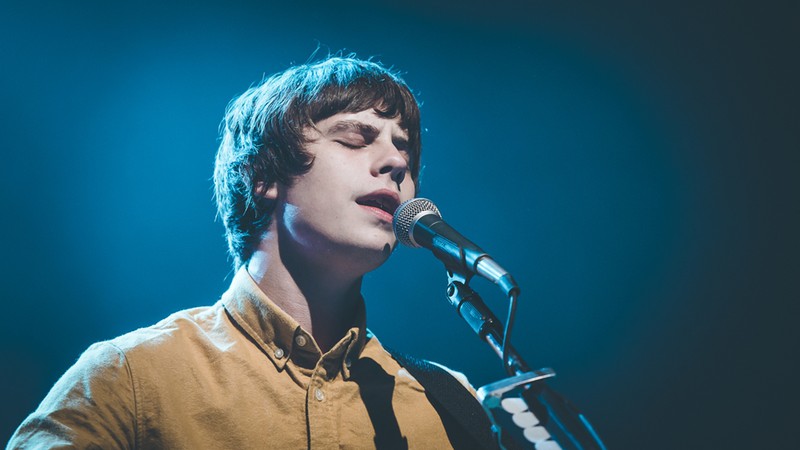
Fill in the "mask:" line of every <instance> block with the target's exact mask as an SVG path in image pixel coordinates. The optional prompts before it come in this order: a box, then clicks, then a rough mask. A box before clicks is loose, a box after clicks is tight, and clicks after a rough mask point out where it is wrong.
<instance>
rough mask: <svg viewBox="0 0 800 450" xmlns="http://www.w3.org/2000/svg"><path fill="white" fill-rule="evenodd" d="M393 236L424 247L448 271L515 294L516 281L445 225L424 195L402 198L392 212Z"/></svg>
mask: <svg viewBox="0 0 800 450" xmlns="http://www.w3.org/2000/svg"><path fill="white" fill-rule="evenodd" d="M392 227H393V228H394V235H395V236H396V237H397V240H398V241H400V243H402V244H404V245H407V246H409V247H425V248H427V249H428V250H431V251H432V252H433V255H434V256H436V257H437V258H438V259H439V260H440V261H442V262H443V263H444V265H445V267H446V268H447V270H450V271H452V272H456V273H460V274H462V275H464V276H467V275H480V276H482V277H484V278H486V279H487V280H489V281H491V282H492V283H495V284H496V285H498V286H499V287H500V289H502V290H503V292H505V294H506V295H507V296H508V295H511V294H512V292H513V291H516V292H515V293H516V294H519V287H517V283H516V281H514V278H512V277H511V274H510V273H508V272H507V271H506V270H505V269H503V268H502V267H500V265H499V264H497V262H495V260H494V259H492V257H491V256H489V255H488V254H487V253H486V252H484V251H483V250H481V248H480V247H478V246H477V245H475V244H474V243H472V241H470V240H469V239H467V238H465V237H464V236H462V235H461V234H459V232H458V231H456V230H454V229H453V227H451V226H450V225H448V224H447V223H446V222H445V221H444V220H442V216H441V214H440V213H439V208H437V207H436V205H434V204H433V202H431V201H430V200H428V199H426V198H412V199H411V200H406V201H405V202H403V203H402V204H400V206H398V207H397V210H395V212H394V219H393V221H392Z"/></svg>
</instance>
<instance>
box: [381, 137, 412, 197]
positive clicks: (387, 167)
mask: <svg viewBox="0 0 800 450" xmlns="http://www.w3.org/2000/svg"><path fill="white" fill-rule="evenodd" d="M407 173H408V161H406V158H405V157H404V156H403V153H402V152H401V151H400V150H399V149H398V148H397V147H395V146H394V144H393V143H387V144H385V145H381V146H380V154H379V156H378V157H377V158H376V160H375V165H374V169H373V175H374V176H380V175H387V174H388V175H389V177H390V178H391V180H392V181H393V182H395V183H396V184H397V187H398V188H400V184H401V183H402V182H403V180H405V178H406V175H407Z"/></svg>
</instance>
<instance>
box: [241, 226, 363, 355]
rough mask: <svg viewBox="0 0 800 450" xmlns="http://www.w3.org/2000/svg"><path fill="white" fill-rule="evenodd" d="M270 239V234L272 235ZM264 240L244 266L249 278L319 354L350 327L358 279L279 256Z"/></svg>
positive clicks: (272, 242) (270, 240)
mask: <svg viewBox="0 0 800 450" xmlns="http://www.w3.org/2000/svg"><path fill="white" fill-rule="evenodd" d="M273 236H274V235H273ZM275 241H276V239H274V238H271V237H267V238H265V239H264V240H263V241H262V242H261V245H259V248H258V249H257V250H256V251H255V252H254V253H253V256H252V257H251V258H250V260H249V262H248V263H247V270H248V272H249V273H250V276H252V277H253V279H254V280H255V281H256V283H257V284H258V285H259V287H260V288H261V290H262V291H264V293H266V294H267V296H268V297H269V298H270V300H272V301H273V302H274V303H275V304H276V305H278V307H280V308H281V309H283V310H284V311H286V313H288V314H289V315H290V316H292V317H293V318H294V319H295V320H297V321H298V323H299V324H300V326H301V327H303V329H304V330H306V331H307V332H308V333H310V334H311V335H312V336H313V337H314V340H315V341H316V342H317V345H319V347H320V350H322V352H323V353H325V352H327V351H328V350H330V349H331V348H332V347H333V346H334V345H335V344H336V343H337V342H338V341H339V340H340V339H341V338H342V337H343V336H344V334H345V333H346V332H347V330H348V329H349V328H350V327H352V326H353V325H354V320H355V314H356V312H357V310H358V307H359V302H360V301H361V278H362V277H361V276H347V275H345V274H343V273H341V272H338V271H336V270H332V268H331V267H327V266H323V267H320V266H318V265H317V264H314V262H313V261H308V260H304V259H301V258H297V257H294V258H292V257H289V256H287V255H291V254H292V252H283V253H281V251H280V250H281V246H280V245H278V243H277V242H275Z"/></svg>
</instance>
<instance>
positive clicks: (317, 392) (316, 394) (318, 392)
mask: <svg viewBox="0 0 800 450" xmlns="http://www.w3.org/2000/svg"><path fill="white" fill-rule="evenodd" d="M314 398H316V399H317V400H318V401H320V402H321V401H323V400H325V393H324V392H322V389H320V388H314Z"/></svg>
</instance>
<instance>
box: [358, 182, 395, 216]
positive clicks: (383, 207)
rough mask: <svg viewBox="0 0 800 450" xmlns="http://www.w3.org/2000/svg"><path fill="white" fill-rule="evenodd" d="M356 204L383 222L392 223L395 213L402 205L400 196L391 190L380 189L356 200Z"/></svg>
mask: <svg viewBox="0 0 800 450" xmlns="http://www.w3.org/2000/svg"><path fill="white" fill-rule="evenodd" d="M356 203H358V205H359V206H361V207H362V208H364V209H367V210H369V211H370V212H371V213H372V214H374V215H375V216H377V217H378V218H379V219H381V220H382V221H384V222H388V223H392V220H393V218H394V212H395V211H396V210H397V207H398V206H399V205H400V196H399V195H398V194H397V193H396V192H395V191H392V190H389V189H378V190H376V191H373V192H370V193H369V194H365V195H362V196H360V197H358V198H356Z"/></svg>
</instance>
